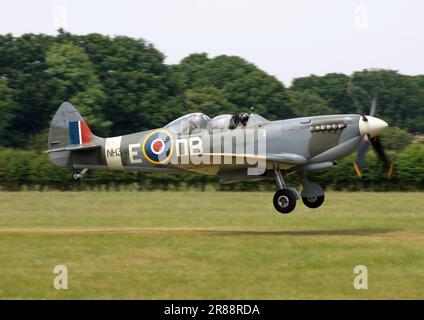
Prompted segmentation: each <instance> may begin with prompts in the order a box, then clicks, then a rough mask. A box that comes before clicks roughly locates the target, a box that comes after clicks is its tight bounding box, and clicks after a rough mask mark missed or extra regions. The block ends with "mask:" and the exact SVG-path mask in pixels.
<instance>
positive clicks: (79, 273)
mask: <svg viewBox="0 0 424 320" xmlns="http://www.w3.org/2000/svg"><path fill="white" fill-rule="evenodd" d="M272 196H273V194H272V193H269V192H203V193H200V192H160V191H157V192H16V193H10V192H2V193H0V243H1V245H0V298H1V299H89V298H93V299H394V298H400V299H424V194H423V193H372V192H353V193H348V192H343V193H342V192H329V193H327V194H326V198H327V200H326V202H325V203H324V205H323V206H322V207H321V208H319V209H315V210H313V209H308V208H306V207H305V206H304V205H303V204H302V203H301V201H300V202H298V205H297V208H296V210H295V211H294V212H293V213H292V214H289V215H281V214H278V213H277V212H276V211H275V210H274V208H273V206H272ZM59 264H63V265H65V266H66V267H67V268H68V271H69V274H68V286H69V289H68V290H55V289H54V288H53V279H54V278H55V277H56V274H54V273H53V268H54V267H55V266H56V265H59ZM356 265H365V266H367V268H368V290H355V289H354V288H353V280H354V277H355V275H354V273H353V268H354V267H355V266H356Z"/></svg>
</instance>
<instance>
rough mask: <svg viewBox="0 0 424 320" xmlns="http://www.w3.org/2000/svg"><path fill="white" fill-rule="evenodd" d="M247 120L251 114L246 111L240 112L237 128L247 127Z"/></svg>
mask: <svg viewBox="0 0 424 320" xmlns="http://www.w3.org/2000/svg"><path fill="white" fill-rule="evenodd" d="M247 121H249V114H248V113H246V112H242V113H240V114H239V116H238V124H237V128H246V125H247Z"/></svg>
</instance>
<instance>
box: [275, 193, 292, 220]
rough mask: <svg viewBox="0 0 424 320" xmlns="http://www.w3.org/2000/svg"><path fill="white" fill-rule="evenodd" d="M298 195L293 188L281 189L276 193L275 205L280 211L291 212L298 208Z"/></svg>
mask: <svg viewBox="0 0 424 320" xmlns="http://www.w3.org/2000/svg"><path fill="white" fill-rule="evenodd" d="M296 201H297V197H296V194H295V193H294V191H293V190H290V189H281V190H278V191H277V192H276V193H275V195H274V200H273V202H274V207H275V209H276V210H277V211H278V212H280V213H284V214H287V213H290V212H292V211H293V210H294V208H296Z"/></svg>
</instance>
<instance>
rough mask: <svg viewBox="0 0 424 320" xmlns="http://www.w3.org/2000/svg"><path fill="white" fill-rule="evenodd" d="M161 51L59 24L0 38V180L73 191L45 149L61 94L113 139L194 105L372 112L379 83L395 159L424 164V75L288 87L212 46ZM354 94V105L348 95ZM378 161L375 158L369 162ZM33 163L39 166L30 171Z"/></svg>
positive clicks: (95, 177) (366, 74)
mask: <svg viewBox="0 0 424 320" xmlns="http://www.w3.org/2000/svg"><path fill="white" fill-rule="evenodd" d="M164 58H165V57H164V55H163V54H162V53H161V52H160V51H159V50H157V49H156V48H155V47H154V46H153V45H152V44H151V43H148V42H146V41H144V40H143V39H133V38H130V37H124V36H117V37H109V36H105V35H101V34H88V35H74V34H70V33H68V32H65V31H63V30H60V32H59V33H58V35H56V36H49V35H43V34H24V35H22V36H19V37H16V36H13V35H10V34H6V35H0V137H1V139H0V148H1V152H0V164H1V168H0V185H1V186H2V187H4V188H12V189H13V188H16V187H17V186H31V185H32V186H41V187H43V186H45V187H49V188H51V187H54V188H61V186H62V187H65V188H68V187H69V188H74V186H73V185H70V184H69V183H68V182H66V183H65V182H63V181H64V179H65V176H66V179H68V176H67V175H68V173H69V171H67V170H66V169H60V168H52V167H51V166H50V164H49V162H48V160H47V157H46V155H45V154H42V153H41V152H42V151H44V150H45V148H46V140H47V132H48V127H49V124H50V121H51V118H52V117H53V114H54V113H55V111H56V109H57V108H58V106H59V105H60V104H61V103H62V102H63V101H70V102H71V103H73V104H74V105H75V106H76V107H77V108H78V110H79V111H80V112H81V114H82V115H83V116H84V117H85V118H86V119H87V121H88V122H89V124H90V127H91V128H92V130H93V131H94V132H95V133H96V134H97V135H99V136H115V135H122V134H128V133H131V132H137V131H142V130H147V129H152V128H157V127H162V126H163V125H165V124H166V123H168V122H170V121H172V120H173V119H175V118H177V117H179V116H181V115H183V114H186V113H189V112H195V111H200V112H204V113H206V114H208V115H209V116H211V117H213V116H215V115H218V114H221V113H227V114H228V113H239V112H242V111H249V109H250V107H254V108H255V111H256V112H257V113H259V114H261V115H263V116H264V117H266V118H268V119H270V120H275V119H285V118H292V117H298V116H308V115H310V116H312V115H322V114H332V113H368V110H369V107H370V104H371V100H372V97H373V96H374V93H375V92H376V90H377V91H378V109H377V114H376V115H377V116H378V117H381V118H383V119H384V120H386V121H387V122H388V123H389V124H390V125H391V127H390V128H389V130H388V131H387V132H386V133H385V135H384V136H383V140H384V143H385V145H386V146H387V147H388V149H389V150H392V154H393V156H397V157H399V156H400V155H402V154H406V155H408V157H410V156H412V153H417V155H414V156H412V158H411V161H410V162H409V163H408V166H409V167H411V168H413V170H415V169H414V168H415V166H418V165H420V164H421V168H422V167H423V166H422V157H423V155H422V152H423V150H422V147H421V146H420V145H419V144H414V145H412V146H411V145H410V144H411V141H412V140H413V139H414V135H422V134H423V133H424V107H423V101H424V75H418V76H408V75H402V74H400V73H398V72H397V71H394V70H363V71H358V72H354V73H353V74H352V75H345V74H340V73H331V74H327V75H324V76H315V75H310V76H307V77H302V78H297V79H294V81H293V83H292V84H291V85H290V86H289V87H286V86H285V85H284V84H283V83H282V82H280V81H279V80H278V79H277V78H275V77H274V76H272V75H269V74H267V73H265V72H264V71H262V70H260V69H259V68H257V67H256V66H255V65H254V64H252V63H249V62H247V61H246V60H244V59H242V58H240V57H236V56H226V55H222V56H217V57H213V58H211V57H209V56H208V55H207V54H206V53H196V54H191V55H189V56H187V57H186V58H184V59H183V60H182V61H181V62H180V63H179V64H175V65H167V64H165V62H164ZM352 91H354V93H355V96H356V97H357V102H356V103H355V102H354V101H353V100H352V98H351V96H352ZM411 150H413V151H411ZM414 157H415V158H414ZM417 157H418V160H417ZM412 159H414V160H412ZM29 160H30V161H29ZM28 161H29V162H28ZM346 161H347V160H346ZM373 161H374V160H373V156H372V155H371V156H370V160H369V162H370V163H371V164H372V163H373ZM414 161H415V162H414ZM416 161H418V162H416ZM419 161H421V162H419ZM346 163H347V162H346ZM350 163H351V162H350ZM37 166H39V167H37ZM35 167H36V168H37V169H36V170H35V171H31V170H30V169H29V168H35ZM6 168H7V169H6ZM413 170H412V172H414V174H421V176H420V175H418V176H415V179H416V178H417V177H418V178H420V179H421V181H420V183H418V184H417V183H415V182H414V183H412V184H411V185H413V186H415V187H419V188H422V183H423V182H422V181H423V180H424V177H423V173H422V172H421V173H417V172H418V171H419V170H418V171H413ZM336 171H337V172H338V173H339V174H338V175H332V174H328V173H326V174H325V175H319V177H321V178H322V179H327V180H328V181H327V180H326V182H325V183H326V184H328V185H333V186H334V187H335V188H337V183H335V181H338V180H337V179H338V178H339V177H340V172H339V169H336ZM41 172H45V173H47V174H46V175H45V174H41ZM348 172H349V176H346V177H344V178H346V179H351V178H352V179H353V178H355V176H354V172H353V171H352V170H351V169H349V170H348ZM141 176H143V177H141ZM141 178H143V179H142V180H141V182H140V180H139V179H141ZM321 178H320V179H321ZM376 178H377V177H376ZM400 178H401V177H400V176H399V177H397V178H396V179H400ZM46 179H47V180H46ZM91 179H92V180H91V181H92V182H91V183H88V184H89V185H93V186H94V185H96V184H97V185H110V183H112V182H113V183H117V182H118V181H120V183H121V184H125V185H129V184H134V183H135V184H143V180H144V183H146V181H150V180H149V179H153V180H155V179H158V180H157V181H163V183H162V182H161V183H155V182H152V186H153V185H161V184H163V185H167V184H169V185H174V186H177V185H178V183H177V182H179V183H180V184H181V183H186V184H190V183H191V184H193V185H197V184H199V185H200V186H202V185H203V186H202V187H201V188H204V185H207V184H214V183H216V179H215V178H210V177H202V176H192V175H189V176H186V178H183V180H181V177H178V178H175V177H174V176H169V175H166V176H163V177H159V176H158V175H148V178H146V177H144V175H141V174H138V175H134V174H131V175H129V174H118V175H116V174H113V175H111V174H110V173H108V172H106V173H95V174H94V173H92V178H91ZM110 179H112V180H110ZM175 179H177V180H178V181H177V182H175V181H174V180H175ZM214 179H215V180H214ZM355 179H356V178H355ZM396 179H394V180H393V181H395V180H396ZM408 179H409V178H408ZM330 180H331V181H330ZM55 181H56V182H55ZM111 181H112V182H111ZM155 181H156V180H155ZM173 181H174V182H173ZM354 181H357V179H356V180H354ZM383 181H384V179H383ZM408 181H412V180H408ZM408 181H405V182H408ZM365 182H366V179H362V182H361V184H362V186H360V185H359V184H358V186H359V187H366V186H364V185H363V184H364V183H365ZM391 183H392V184H393V182H391ZM354 184H355V183H354ZM248 185H249V187H246V186H247V184H242V186H241V188H252V187H250V186H251V185H254V184H248ZM265 185H266V184H265ZM371 185H374V183H371ZM140 188H141V186H140ZM222 188H226V187H222Z"/></svg>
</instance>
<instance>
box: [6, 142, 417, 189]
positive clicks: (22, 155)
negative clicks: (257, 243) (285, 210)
mask: <svg viewBox="0 0 424 320" xmlns="http://www.w3.org/2000/svg"><path fill="white" fill-rule="evenodd" d="M391 158H392V159H394V162H395V171H394V175H393V177H392V178H391V179H386V178H385V172H384V170H383V168H382V167H381V164H380V163H379V162H378V161H377V159H376V157H375V155H374V154H373V152H369V155H368V156H367V165H366V167H365V168H364V171H363V173H364V175H363V177H362V178H358V177H357V176H356V174H355V172H354V170H353V166H352V162H353V160H354V156H353V155H352V156H351V157H348V158H345V159H343V160H341V161H339V164H338V167H337V168H336V169H331V170H327V171H324V172H320V173H315V174H311V175H310V178H311V179H312V180H313V181H315V182H317V183H319V184H321V185H323V186H324V187H326V188H330V189H335V190H364V189H365V190H375V191H385V190H424V145H422V144H411V145H409V146H408V147H407V148H405V149H404V150H403V151H402V152H400V153H398V154H391ZM73 172H74V171H73V170H72V169H69V168H59V167H56V166H54V165H52V164H51V162H50V161H49V159H48V157H47V155H46V154H45V153H38V152H36V151H31V150H15V149H2V150H0V189H1V190H11V191H15V190H24V189H30V190H49V189H53V190H123V189H125V190H135V191H143V190H155V189H160V190H190V189H195V190H206V189H208V190H210V189H216V190H273V189H275V183H274V181H273V180H272V179H270V180H269V181H264V182H243V183H237V184H231V185H219V183H218V177H216V176H205V175H197V174H184V175H171V174H146V173H130V172H113V171H107V170H92V171H89V172H88V174H87V176H86V177H85V178H84V179H83V180H82V181H81V182H80V183H75V182H74V181H73V179H72V173H73ZM287 182H288V183H290V184H292V185H294V186H298V185H299V179H298V177H297V176H296V175H294V174H291V175H288V176H287Z"/></svg>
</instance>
